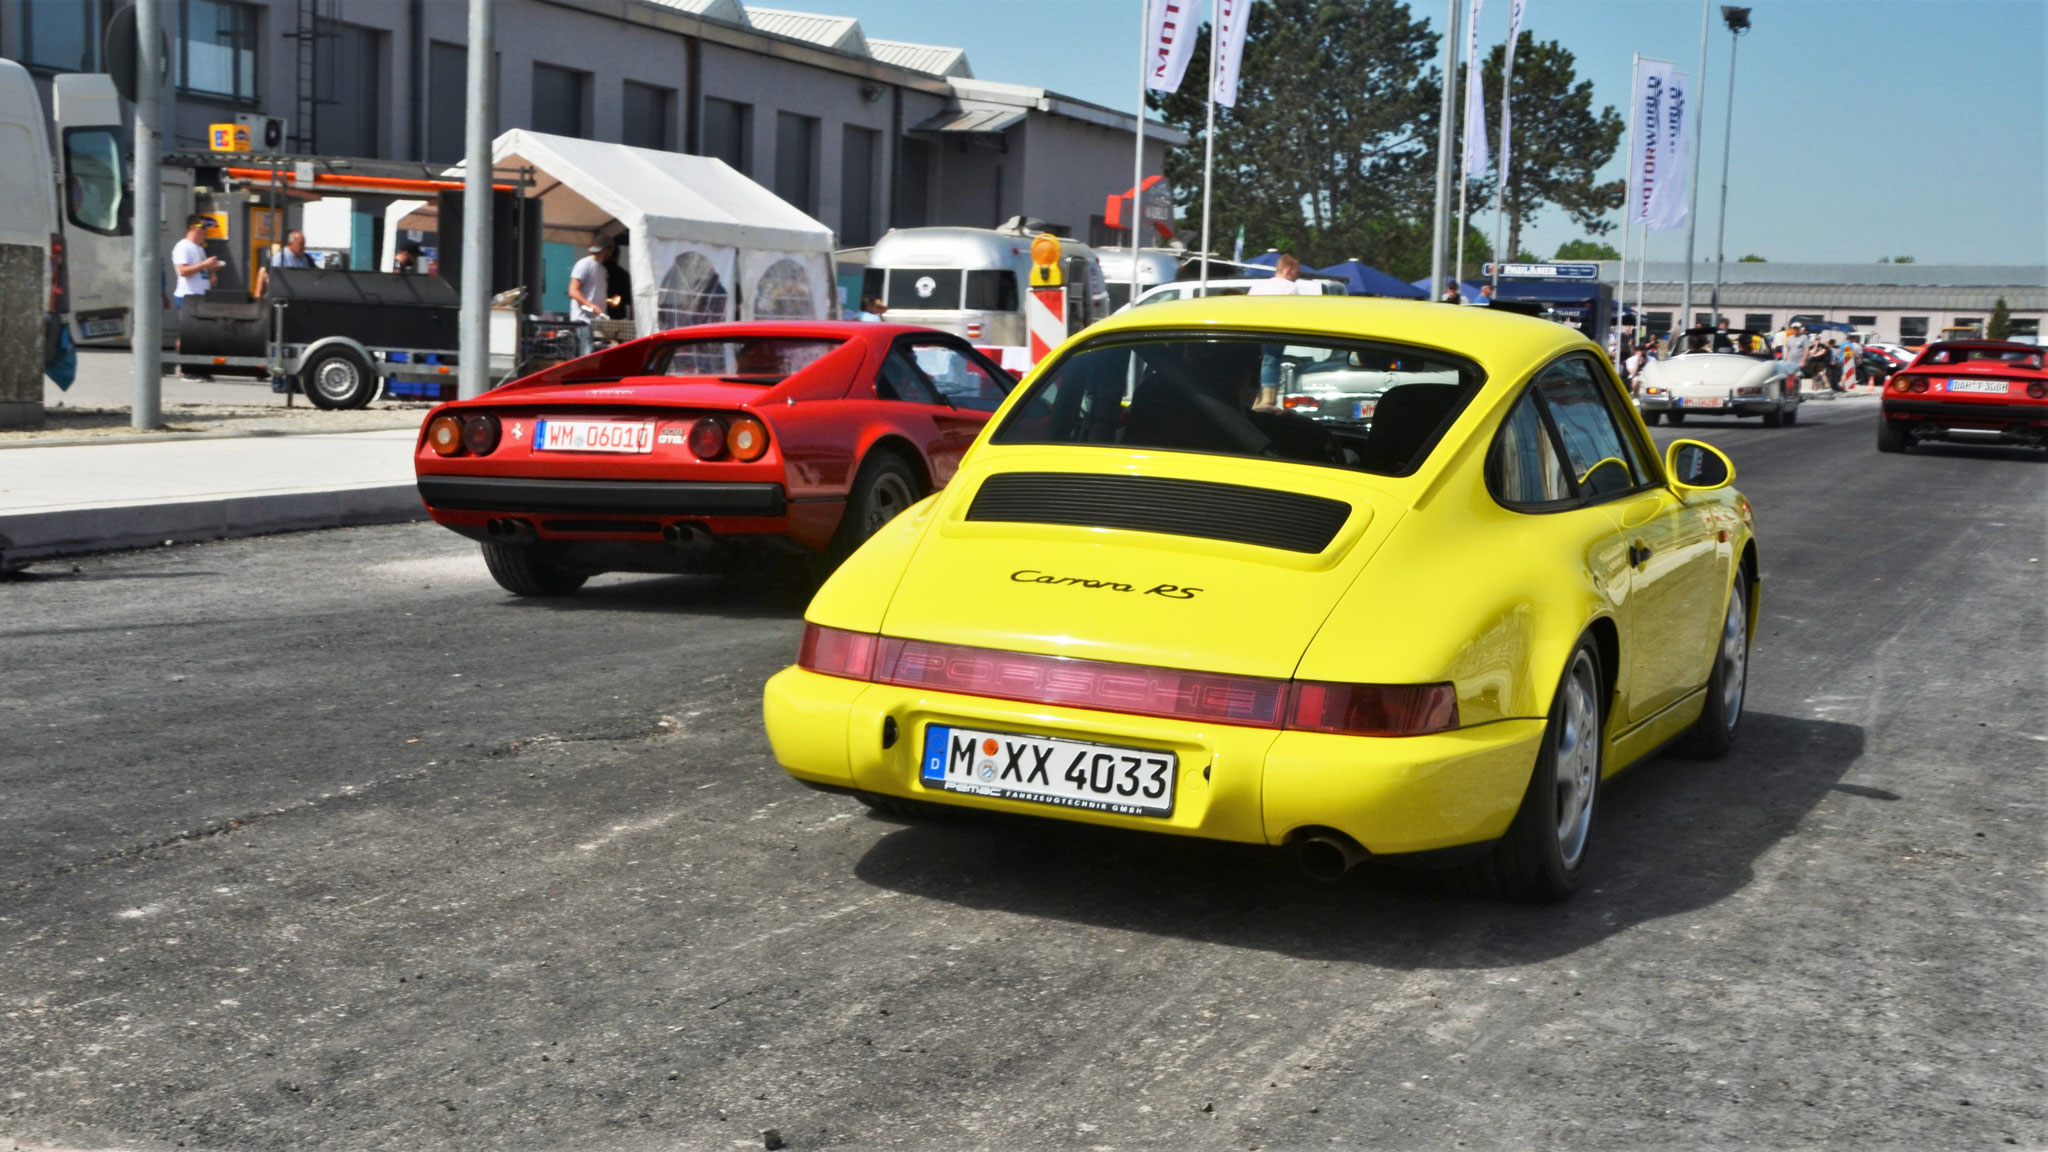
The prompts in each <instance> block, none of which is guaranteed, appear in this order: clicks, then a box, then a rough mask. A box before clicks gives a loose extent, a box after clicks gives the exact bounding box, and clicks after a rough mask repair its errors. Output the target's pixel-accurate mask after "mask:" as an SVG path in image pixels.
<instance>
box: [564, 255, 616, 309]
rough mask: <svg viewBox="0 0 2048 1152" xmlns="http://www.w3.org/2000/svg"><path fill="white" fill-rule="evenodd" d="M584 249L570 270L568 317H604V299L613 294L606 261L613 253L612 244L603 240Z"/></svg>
mask: <svg viewBox="0 0 2048 1152" xmlns="http://www.w3.org/2000/svg"><path fill="white" fill-rule="evenodd" d="M584 252H585V255H584V257H583V259H581V260H578V261H577V262H576V266H575V267H574V268H571V269H570V270H569V318H570V319H572V320H582V321H585V322H588V321H592V320H602V319H604V315H605V300H606V298H607V297H609V296H610V295H611V293H610V292H609V291H608V290H607V285H608V281H609V277H608V276H607V275H606V273H605V270H604V262H605V260H606V259H608V258H609V257H610V256H611V254H612V245H611V242H610V241H608V240H600V241H598V242H597V243H595V244H592V245H591V246H590V247H589V248H587V249H585V250H584Z"/></svg>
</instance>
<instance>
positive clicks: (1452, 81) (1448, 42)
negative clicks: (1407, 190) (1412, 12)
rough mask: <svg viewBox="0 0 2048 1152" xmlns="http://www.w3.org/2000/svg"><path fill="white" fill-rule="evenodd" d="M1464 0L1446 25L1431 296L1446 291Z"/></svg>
mask: <svg viewBox="0 0 2048 1152" xmlns="http://www.w3.org/2000/svg"><path fill="white" fill-rule="evenodd" d="M1460 2H1461V0H1449V5H1450V12H1449V15H1448V18H1447V20H1446V21H1445V27H1444V82H1443V89H1444V90H1443V101H1442V104H1443V108H1442V115H1443V120H1442V122H1441V123H1439V124H1438V125H1437V134H1436V218H1435V220H1434V222H1433V223H1432V225H1431V227H1430V239H1429V298H1430V299H1431V300H1441V299H1443V295H1444V256H1445V251H1444V248H1445V244H1444V241H1445V240H1446V239H1447V237H1446V236H1445V235H1444V232H1445V230H1446V229H1448V228H1449V227H1450V219H1449V217H1450V211H1451V141H1452V139H1453V138H1454V135H1453V133H1452V131H1451V112H1452V111H1453V108H1454V105H1455V104H1456V101H1457V95H1458V84H1457V80H1456V77H1457V74H1458V65H1457V59H1458V57H1457V52H1458V5H1459V3H1460Z"/></svg>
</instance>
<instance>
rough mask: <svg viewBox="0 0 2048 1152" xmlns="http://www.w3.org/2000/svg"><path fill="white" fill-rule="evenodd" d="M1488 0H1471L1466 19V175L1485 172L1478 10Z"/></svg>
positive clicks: (1478, 174) (1484, 132)
mask: <svg viewBox="0 0 2048 1152" xmlns="http://www.w3.org/2000/svg"><path fill="white" fill-rule="evenodd" d="M1485 4H1486V0H1472V8H1471V11H1470V12H1468V13H1467V14H1466V21H1465V29H1466V32H1465V175H1466V176H1468V177H1470V178H1472V179H1474V180H1477V179H1479V178H1480V177H1482V176H1484V175H1486V165H1487V162H1488V159H1489V158H1488V156H1487V154H1486V91H1485V88H1486V86H1485V85H1484V84H1481V83H1480V82H1479V10H1480V8H1482V7H1484V6H1485Z"/></svg>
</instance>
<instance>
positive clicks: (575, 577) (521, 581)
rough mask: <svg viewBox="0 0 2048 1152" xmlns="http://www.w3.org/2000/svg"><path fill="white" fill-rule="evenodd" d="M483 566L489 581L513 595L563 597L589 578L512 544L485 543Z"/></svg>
mask: <svg viewBox="0 0 2048 1152" xmlns="http://www.w3.org/2000/svg"><path fill="white" fill-rule="evenodd" d="M482 547H483V550H484V566H485V567H487V568H489V569H490V570H491V579H493V580H496V581H497V582H498V585H499V587H501V588H503V589H504V590H505V591H507V592H510V593H512V594H513V595H514V596H567V595H568V594H570V593H571V592H574V591H576V590H577V589H578V588H581V587H583V582H584V581H585V580H588V579H590V577H589V576H588V575H586V574H584V573H582V572H571V571H569V570H568V569H566V568H561V567H557V566H556V565H553V564H548V563H545V562H543V561H541V560H539V559H537V558H536V557H535V556H534V554H533V549H532V548H527V547H521V546H519V545H516V544H485V545H483V546H482Z"/></svg>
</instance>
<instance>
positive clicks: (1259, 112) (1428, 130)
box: [1147, 0, 1473, 279]
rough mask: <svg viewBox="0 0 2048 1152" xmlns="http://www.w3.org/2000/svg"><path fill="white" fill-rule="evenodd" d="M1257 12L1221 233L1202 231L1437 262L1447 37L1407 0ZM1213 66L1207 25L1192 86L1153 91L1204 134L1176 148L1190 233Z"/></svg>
mask: <svg viewBox="0 0 2048 1152" xmlns="http://www.w3.org/2000/svg"><path fill="white" fill-rule="evenodd" d="M1249 19H1250V25H1249V26H1248V27H1247V28H1246V35H1245V47H1244V59H1243V61H1242V63H1241V65H1240V68H1239V74H1238V75H1239V81H1238V89H1237V104H1236V106H1235V107H1231V108H1218V109H1217V110H1216V177H1215V182H1214V184H1213V186H1212V191H1211V207H1210V215H1211V226H1212V228H1213V229H1214V231H1215V242H1210V239H1209V238H1208V237H1203V238H1201V240H1202V242H1204V243H1206V244H1208V247H1209V250H1210V251H1212V252H1220V251H1225V250H1226V249H1225V246H1224V245H1223V243H1222V242H1221V241H1222V238H1224V237H1226V236H1232V235H1234V234H1235V233H1236V231H1237V228H1238V226H1239V225H1240V224H1241V225H1243V226H1244V230H1245V250H1246V251H1247V252H1262V251H1264V250H1265V249H1267V248H1279V249H1281V250H1283V251H1291V252H1293V253H1295V254H1296V255H1298V256H1300V257H1301V258H1302V260H1303V261H1305V262H1307V263H1308V264H1311V265H1316V266H1324V265H1329V264H1334V263H1336V262H1338V261H1340V260H1345V259H1348V258H1351V257H1357V258H1358V259H1361V260H1363V261H1365V262H1366V263H1368V264H1371V265H1373V266H1374V267H1377V268H1382V269H1385V270H1386V271H1388V272H1390V273H1392V274H1394V275H1396V276H1400V277H1402V278H1404V279H1414V278H1416V277H1418V276H1423V275H1427V274H1428V272H1429V241H1430V231H1431V216H1430V213H1431V208H1432V206H1433V205H1432V200H1431V197H1432V196H1433V195H1434V193H1435V175H1436V171H1435V165H1434V160H1435V146H1436V123H1437V103H1438V94H1439V93H1440V92H1441V89H1440V88H1439V87H1438V85H1439V83H1440V78H1439V75H1438V73H1437V72H1436V70H1435V69H1433V68H1432V67H1431V66H1430V65H1431V61H1432V60H1433V59H1434V57H1435V56H1436V53H1437V47H1438V45H1439V44H1440V42H1441V41H1440V39H1439V38H1438V37H1437V36H1436V35H1435V34H1434V33H1432V32H1431V31H1430V30H1429V27H1428V25H1427V24H1425V23H1424V22H1423V21H1421V20H1418V19H1416V18H1415V17H1414V16H1413V14H1412V13H1411V12H1410V11H1409V9H1408V7H1407V5H1406V4H1403V3H1400V2H1399V0H1265V2H1264V3H1260V4H1254V5H1252V7H1251V10H1250V14H1249ZM1208 74H1209V34H1208V31H1207V30H1206V29H1204V30H1203V32H1202V34H1201V35H1200V37H1199V38H1198V39H1197V40H1196V41H1195V46H1194V52H1193V55H1192V58H1191V59H1190V60H1189V62H1188V72H1187V77H1186V79H1185V80H1183V81H1182V83H1181V87H1180V91H1178V92H1171V93H1159V92H1155V93H1152V94H1150V96H1148V98H1147V105H1148V107H1150V108H1152V109H1153V110H1154V111H1155V112H1157V113H1158V114H1159V115H1160V117H1161V118H1162V119H1164V120H1165V121H1166V122H1167V123H1169V124H1172V125H1173V126H1174V127H1176V128H1179V129H1181V130H1182V131H1184V132H1186V133H1187V134H1188V136H1189V137H1190V139H1191V143H1190V144H1189V146H1188V147H1186V148H1176V149H1173V150H1171V151H1169V152H1168V154H1167V159H1166V175H1167V178H1168V179H1169V180H1170V181H1171V182H1172V184H1173V188H1174V197H1175V200H1176V201H1177V203H1178V206H1179V209H1180V215H1181V217H1182V220H1183V221H1184V224H1183V226H1182V229H1181V230H1182V232H1183V233H1184V234H1192V233H1193V232H1194V231H1196V230H1197V229H1199V228H1200V220H1201V216H1202V131H1203V110H1204V99H1205V97H1206V95H1207V92H1206V88H1205V79H1206V77H1207V76H1208ZM1472 259H1473V257H1472V254H1471V251H1470V248H1469V247H1468V249H1467V262H1468V264H1469V263H1471V262H1472Z"/></svg>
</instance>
